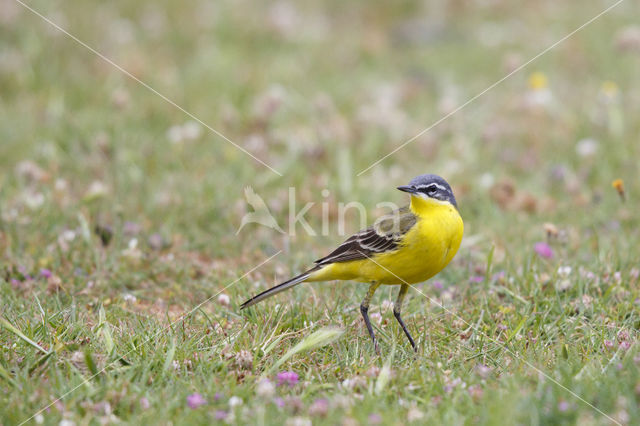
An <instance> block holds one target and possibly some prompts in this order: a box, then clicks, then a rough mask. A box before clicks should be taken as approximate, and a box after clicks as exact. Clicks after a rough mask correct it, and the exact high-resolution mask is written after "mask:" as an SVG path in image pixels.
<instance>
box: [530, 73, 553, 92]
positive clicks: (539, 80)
mask: <svg viewBox="0 0 640 426" xmlns="http://www.w3.org/2000/svg"><path fill="white" fill-rule="evenodd" d="M548 86H549V82H548V81H547V76H546V75H544V73H541V72H539V71H537V72H534V73H533V74H531V75H530V76H529V87H530V88H531V89H533V90H544V89H546V88H547V87H548Z"/></svg>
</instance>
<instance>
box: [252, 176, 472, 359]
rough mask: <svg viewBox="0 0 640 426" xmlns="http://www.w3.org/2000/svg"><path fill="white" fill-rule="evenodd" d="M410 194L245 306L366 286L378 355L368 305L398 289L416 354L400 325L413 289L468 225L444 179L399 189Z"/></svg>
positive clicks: (446, 258)
mask: <svg viewBox="0 0 640 426" xmlns="http://www.w3.org/2000/svg"><path fill="white" fill-rule="evenodd" d="M397 189H398V190H400V191H403V192H406V193H409V194H410V202H409V205H407V206H405V207H402V208H400V209H397V210H394V211H393V212H392V213H391V214H388V215H385V216H382V217H380V218H378V219H377V220H376V221H375V222H374V224H373V225H372V226H370V227H368V228H366V229H363V230H361V231H359V232H357V233H355V234H353V235H352V236H350V237H349V238H348V239H346V240H345V241H344V242H343V243H342V244H341V245H339V246H338V247H337V248H336V249H335V250H334V251H332V252H331V253H329V254H328V255H327V256H325V257H323V258H321V259H318V260H316V261H315V265H314V266H313V267H312V268H310V269H309V270H307V271H305V272H303V273H302V274H300V275H297V276H295V277H293V278H291V279H289V280H287V281H284V282H283V283H280V284H278V285H276V286H274V287H272V288H270V289H268V290H265V291H263V292H262V293H260V294H258V295H256V296H254V297H252V298H250V299H249V300H247V301H246V302H244V303H243V304H242V305H241V306H240V309H245V308H248V307H249V306H253V305H255V304H256V303H258V302H261V301H263V300H265V299H267V298H269V297H271V296H274V295H276V294H278V293H280V292H282V291H284V290H287V289H290V288H292V287H294V286H297V285H299V284H301V283H304V282H318V281H333V280H343V281H344V280H352V281H356V282H361V283H368V284H369V289H368V291H367V293H366V295H365V297H364V299H363V300H362V303H361V304H360V313H361V314H362V317H363V319H364V322H365V325H366V327H367V331H368V333H369V336H370V337H371V340H372V341H373V345H374V348H375V351H376V353H378V354H379V353H380V349H379V346H378V341H377V339H376V336H375V334H374V332H373V328H372V326H371V321H370V320H369V304H370V302H371V299H372V297H373V295H374V293H375V292H376V290H377V289H378V288H379V287H380V286H381V285H399V286H400V291H399V292H398V297H397V299H396V301H395V303H394V306H393V314H394V316H395V318H396V320H397V321H398V323H399V324H400V326H401V327H402V330H403V331H404V334H405V335H406V336H407V339H408V340H409V343H410V344H411V346H412V348H413V350H414V351H417V346H416V343H415V340H414V339H413V337H412V336H411V333H409V330H408V329H407V327H406V325H405V323H404V321H403V319H402V315H401V314H402V304H403V302H404V299H405V296H406V295H407V292H408V291H409V288H410V286H411V285H413V284H416V283H420V282H423V281H426V280H428V279H429V278H431V277H433V276H434V275H436V274H437V273H438V272H440V271H441V270H442V269H444V268H445V267H446V266H447V265H448V264H449V262H451V260H452V259H453V257H454V256H455V254H456V253H457V251H458V249H459V248H460V243H461V242H462V235H463V232H464V223H463V220H462V217H461V216H460V213H459V211H458V204H457V202H456V198H455V196H454V195H453V191H452V189H451V186H450V185H449V184H448V183H447V181H446V180H444V179H443V178H442V177H440V176H438V175H434V174H424V175H420V176H418V177H415V178H413V179H412V180H411V181H410V182H409V184H408V185H403V186H399V187H397Z"/></svg>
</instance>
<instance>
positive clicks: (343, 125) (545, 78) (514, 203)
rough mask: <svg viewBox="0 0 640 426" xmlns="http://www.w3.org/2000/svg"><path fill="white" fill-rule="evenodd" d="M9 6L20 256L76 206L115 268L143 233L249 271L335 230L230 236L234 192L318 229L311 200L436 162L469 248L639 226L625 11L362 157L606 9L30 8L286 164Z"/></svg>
mask: <svg viewBox="0 0 640 426" xmlns="http://www.w3.org/2000/svg"><path fill="white" fill-rule="evenodd" d="M0 4H1V7H0V17H1V18H0V19H1V20H2V27H1V29H0V33H1V34H2V37H1V41H0V43H1V44H0V58H1V60H0V88H1V91H2V97H1V99H0V108H1V109H2V114H0V139H1V145H0V149H1V150H2V151H1V155H0V166H1V167H2V170H3V173H2V175H1V177H0V179H1V180H0V185H1V186H0V188H1V189H0V190H1V199H0V200H1V205H0V208H1V209H2V223H3V227H4V229H5V234H4V235H5V238H4V241H3V242H2V244H3V248H4V249H5V252H7V254H8V256H9V257H10V258H11V257H13V258H14V260H13V261H14V262H15V264H21V265H26V266H25V267H26V268H27V269H31V268H33V267H34V266H37V265H30V263H37V262H42V263H43V264H47V263H49V262H54V261H55V262H60V261H61V260H60V259H59V258H58V256H59V254H56V250H57V240H58V239H59V238H61V237H60V236H61V235H63V234H64V232H65V231H67V230H76V229H79V228H78V227H79V222H78V220H79V219H78V218H79V217H80V218H81V220H82V221H86V226H87V227H88V229H92V230H94V229H95V230H97V231H96V232H97V233H98V234H101V233H102V232H105V233H106V234H107V236H108V239H109V241H108V243H109V244H110V247H111V248H112V249H113V251H107V254H106V256H107V259H111V260H112V261H113V262H115V261H116V258H117V256H119V255H120V254H121V253H120V250H124V249H127V247H128V244H129V243H130V239H131V237H136V241H140V243H141V244H142V242H145V243H147V246H149V247H150V248H151V249H152V250H159V251H161V250H163V249H166V248H169V247H171V248H172V250H173V251H176V252H177V253H195V252H197V253H198V256H203V257H205V258H207V259H220V261H221V262H224V264H225V265H231V266H232V267H240V268H244V266H245V264H246V262H249V261H250V260H251V262H253V261H255V260H257V259H261V258H264V257H266V256H267V255H270V254H273V253H274V252H275V251H276V250H279V249H282V250H284V251H285V252H288V251H289V247H290V246H289V245H291V246H292V247H294V248H295V249H294V250H292V251H293V253H291V256H288V259H289V260H282V262H285V263H287V262H288V263H287V265H286V266H287V268H291V267H293V268H297V267H298V264H299V263H306V262H309V261H310V260H312V259H314V258H315V257H317V256H318V255H319V254H321V253H322V252H323V251H324V250H326V247H327V246H329V245H332V244H335V243H336V242H337V241H338V240H340V239H341V237H339V236H338V237H335V235H337V229H336V230H335V232H333V231H334V230H333V229H330V234H331V233H332V232H333V233H334V236H332V237H329V238H310V237H308V236H306V235H305V233H304V232H300V234H299V236H298V237H295V238H290V237H285V238H281V237H280V236H279V234H277V233H275V232H274V231H273V230H270V229H268V228H261V227H256V226H253V227H251V226H249V227H246V228H245V229H243V231H242V232H241V233H239V234H238V235H237V236H236V234H235V230H236V229H237V228H238V226H239V224H240V218H241V217H242V215H243V214H244V213H246V212H247V211H250V210H251V209H250V208H249V207H248V206H247V204H246V202H245V200H244V197H243V189H244V187H246V186H251V187H253V188H254V190H255V191H256V193H258V194H259V195H260V196H261V197H262V198H263V199H264V200H265V201H266V203H267V205H268V206H269V208H270V209H271V211H272V213H273V214H274V215H275V217H276V219H277V220H278V222H279V223H286V222H287V220H288V217H289V216H288V215H289V197H288V188H289V187H295V188H296V191H297V192H296V197H297V199H296V203H297V207H296V208H300V207H301V206H303V205H304V204H305V203H307V202H315V203H316V206H315V207H314V208H312V209H310V210H309V212H308V214H306V215H305V218H306V220H307V221H309V223H310V224H311V225H312V226H313V227H315V228H316V229H317V227H318V225H319V224H320V221H321V216H322V211H321V208H320V205H319V203H321V202H326V203H329V205H330V215H335V214H336V212H337V203H339V202H343V203H346V202H349V201H353V200H357V201H360V202H362V203H363V204H364V205H365V206H367V207H368V208H370V209H371V211H370V213H371V217H375V216H376V215H377V214H378V213H380V212H378V211H376V210H375V209H374V206H375V205H376V203H378V202H380V201H385V200H391V201H394V202H396V203H398V204H402V203H403V202H405V201H404V196H403V194H400V193H398V192H397V191H396V190H395V189H394V188H395V187H396V186H398V185H400V184H403V183H406V182H407V181H408V180H409V179H410V178H411V177H413V176H415V175H418V174H421V173H438V174H441V175H442V176H444V177H445V178H446V179H447V180H449V182H451V184H452V185H453V187H454V189H455V192H456V194H457V196H458V199H459V205H460V209H461V212H462V214H463V217H464V218H465V221H466V223H467V230H466V235H467V236H468V237H469V236H473V237H474V238H473V239H471V240H468V241H467V245H466V247H471V246H473V245H474V244H480V245H481V248H482V249H483V250H485V251H486V249H488V248H489V247H490V246H491V245H495V246H496V250H497V252H498V253H499V254H500V259H502V258H503V257H504V256H503V253H505V252H506V251H511V252H512V253H513V254H514V256H515V257H516V260H518V258H519V259H520V260H521V259H522V258H524V257H526V256H527V255H528V254H529V253H530V245H529V244H527V247H526V248H527V250H522V251H521V250H517V249H518V248H519V247H520V246H521V245H522V242H523V238H524V240H525V241H527V240H531V241H534V240H536V239H540V238H542V237H543V236H544V231H543V230H542V226H541V224H542V223H544V222H554V221H567V220H569V221H570V222H571V223H569V224H567V225H568V227H567V232H568V233H569V234H571V232H572V230H573V231H575V232H574V233H577V232H578V230H579V228H580V227H582V228H583V229H592V228H593V227H594V226H596V227H598V226H604V227H613V228H615V229H618V228H620V227H621V226H623V227H624V226H625V223H626V224H628V222H629V221H630V220H631V217H630V216H631V215H630V213H629V211H628V210H626V209H622V210H620V209H619V207H620V203H619V199H618V195H617V194H616V193H615V191H613V189H612V188H611V182H612V181H613V180H614V179H616V178H622V179H624V181H625V184H626V186H627V191H628V192H629V193H634V192H637V189H638V179H637V172H638V161H637V159H638V150H639V148H638V147H639V146H640V145H639V144H638V130H639V125H640V120H638V117H639V116H640V115H639V111H638V110H639V108H640V88H639V87H638V84H637V83H638V75H640V74H639V70H640V67H639V64H640V28H639V27H638V26H637V21H638V19H637V18H638V16H640V15H639V10H638V9H639V7H638V5H637V4H636V3H635V2H623V3H622V4H620V5H618V6H617V7H616V8H614V9H613V10H611V11H610V12H609V13H607V14H606V15H604V16H602V17H601V18H599V19H597V20H596V21H595V22H593V23H592V24H590V25H589V26H588V27H586V28H584V29H583V30H581V31H579V32H578V33H577V34H575V35H573V36H571V37H570V38H569V39H567V40H566V41H564V42H562V43H560V44H559V45H558V46H557V47H555V48H553V49H552V50H550V51H549V52H547V53H546V54H544V55H542V56H541V57H540V58H538V59H536V60H535V61H534V62H533V63H531V64H529V65H528V66H526V67H525V68H524V69H521V70H519V71H518V72H516V73H514V74H513V75H512V76H510V77H509V78H508V79H506V80H505V81H504V82H502V83H501V84H499V85H498V86H496V87H494V88H492V89H491V90H490V91H488V92H487V93H485V94H484V95H483V96H481V97H479V98H477V99H476V100H475V101H474V102H472V103H471V104H469V105H467V106H466V107H465V108H464V109H462V110H461V111H458V112H457V113H455V114H453V115H452V116H450V117H449V118H448V119H446V120H444V121H442V122H441V123H439V124H438V125H437V126H435V127H433V128H431V129H430V130H429V131H427V132H425V133H424V134H422V135H421V136H419V137H418V138H416V139H415V140H413V141H412V142H410V143H409V144H407V146H405V147H404V148H402V149H400V150H399V151H398V152H396V153H394V154H393V155H391V156H389V157H388V158H386V159H384V160H383V161H382V162H380V163H378V164H376V165H375V166H373V167H371V168H369V167H370V166H371V165H372V164H373V163H374V162H376V161H378V160H379V159H380V158H382V157H383V156H385V155H387V154H388V153H390V152H391V151H392V150H394V149H395V148H396V147H398V146H400V145H401V144H403V143H405V142H406V141H407V140H409V139H411V138H413V137H415V136H416V135H417V134H419V133H420V132H422V131H424V130H425V129H427V128H428V127H430V126H431V125H432V124H433V123H435V122H436V121H438V120H439V119H440V118H442V117H443V116H445V115H447V114H449V113H451V112H453V111H454V110H455V109H456V108H457V107H458V106H460V105H462V104H463V103H465V102H467V101H468V100H469V99H471V98H473V97H474V96H476V95H477V94H479V93H481V92H482V91H483V90H485V89H487V88H488V87H489V86H491V85H492V84H494V83H495V82H497V81H498V80H500V79H501V78H503V77H504V76H506V75H508V74H509V73H510V72H512V71H514V70H516V69H518V67H519V66H521V65H522V64H524V63H526V62H527V61H529V60H530V59H531V58H533V57H534V56H535V55H537V54H539V53H540V52H542V51H543V50H544V49H546V48H547V47H549V46H551V45H552V44H553V43H555V42H557V41H559V40H560V39H561V38H563V37H565V36H566V35H567V34H569V33H570V32H571V31H573V30H575V29H576V28H578V27H579V26H581V25H582V24H584V23H585V22H587V21H588V20H590V19H592V18H593V17H594V16H596V15H597V14H598V13H600V12H602V11H603V10H604V9H605V8H606V7H608V6H610V5H611V4H613V3H612V2H605V1H592V2H587V3H582V4H580V5H579V6H578V5H577V4H575V3H567V2H562V3H558V2H555V1H540V2H535V3H531V2H506V1H497V0H495V1H492V0H478V1H426V2H413V1H403V2H394V3H393V4H392V5H391V4H385V3H382V2H375V3H371V2H365V1H356V2H349V3H347V4H344V3H343V2H338V1H328V2H308V1H303V2H289V1H278V2H259V3H254V2H249V1H234V2H225V1H220V2H215V3H214V2H208V1H184V2H169V1H160V2H153V3H147V2H135V3H131V2H127V1H114V2H109V3H106V4H105V3H102V2H82V3H81V4H73V5H71V4H70V3H68V2H60V1H52V2H44V1H34V2H30V3H29V4H30V5H31V6H32V7H33V8H35V9H36V10H37V11H38V12H39V13H41V14H43V15H44V16H46V17H48V18H49V19H51V20H52V21H53V22H55V23H56V24H57V25H59V26H61V27H63V28H64V29H66V30H67V31H69V32H70V33H71V34H73V35H74V36H75V37H77V38H78V39H79V40H82V41H83V42H85V43H86V44H88V45H89V46H92V47H93V48H95V49H96V50H97V51H98V52H100V53H101V54H103V55H105V56H106V57H108V58H110V59H111V60H112V61H113V62H115V63H116V64H118V65H119V66H121V67H122V68H124V69H125V70H127V71H128V72H130V73H131V74H133V75H134V76H135V77H136V78H138V79H140V80H141V81H143V82H144V83H146V84H148V85H149V86H150V87H152V88H153V89H154V90H157V91H158V92H159V93H161V94H162V95H164V96H166V97H167V98H169V99H171V100H172V101H174V102H175V103H176V104H178V105H180V106H181V107H182V108H184V109H185V110H187V111H189V112H191V113H192V114H194V115H195V116H196V117H198V118H199V119H200V120H202V121H203V122H204V123H207V124H208V125H210V126H211V127H212V128H214V129H216V130H217V131H219V132H221V133H222V134H224V135H225V136H226V137H228V138H229V139H230V140H232V141H233V142H234V143H236V144H238V145H239V146H241V147H243V148H244V149H246V150H247V151H248V152H250V153H251V154H252V155H254V156H255V157H257V158H259V159H260V160H261V161H263V162H264V163H266V164H267V165H269V166H270V167H272V168H273V169H275V170H277V171H278V172H279V173H280V174H282V176H279V175H278V174H276V173H274V172H273V171H272V170H270V169H269V168H267V167H265V166H264V165H262V164H260V163H259V162H257V161H256V160H254V159H252V158H251V157H250V156H248V155H247V154H245V153H243V152H241V151H240V150H239V149H238V148H236V147H234V146H233V145H232V144H231V143H229V142H227V141H225V140H224V139H223V138H221V137H220V136H218V135H216V134H214V133H213V132H211V131H209V129H207V128H206V127H205V126H203V125H202V124H200V123H198V122H197V121H196V120H194V119H193V118H191V117H189V116H188V115H186V114H185V113H184V112H182V111H180V110H179V109H177V108H176V107H175V106H173V105H171V104H169V103H168V102H166V101H165V100H163V99H162V98H161V97H160V96H158V95H157V94H155V93H153V92H151V91H150V90H148V89H147V88H145V87H143V86H142V85H141V84H139V83H138V82H136V81H133V80H132V79H130V78H128V77H127V76H126V75H124V74H123V73H122V72H120V71H119V70H118V69H117V68H115V67H114V66H113V65H111V64H109V63H107V62H105V61H104V60H102V59H101V58H100V57H98V56H97V55H95V54H94V53H92V52H90V51H89V50H88V49H86V48H85V47H83V46H81V45H80V44H78V43H77V42H75V41H73V40H72V39H71V38H69V37H68V36H66V35H65V34H63V33H62V32H60V31H58V30H57V29H55V28H54V27H52V26H51V25H50V24H48V23H47V22H45V21H43V19H41V18H40V17H38V16H35V15H34V14H33V13H31V12H30V11H28V10H27V9H25V8H24V7H22V6H21V5H20V4H19V3H16V2H14V1H12V0H3V1H2V3H0ZM367 168H369V169H367ZM365 169H367V170H366V171H365V172H364V173H361V172H362V171H363V170H365ZM359 173H361V174H359ZM323 189H328V190H329V195H328V196H323V195H321V191H322V190H323ZM325 194H326V193H325ZM332 217H333V216H332ZM355 218H356V219H357V216H355ZM355 222H356V223H355V226H354V227H353V228H351V229H347V231H353V230H356V228H357V226H358V223H359V221H357V220H355ZM572 226H573V227H574V228H572ZM606 229H609V228H606ZM299 230H300V231H303V230H302V229H299ZM627 230H629V231H630V232H635V233H637V229H636V228H635V227H629V228H628V229H627ZM68 235H70V234H68ZM111 236H113V237H115V238H114V239H113V241H111ZM105 238H106V237H105ZM606 241H607V240H606V239H605V243H606ZM471 243H473V244H471ZM582 243H584V240H583V239H579V238H578V237H577V236H576V237H575V239H574V240H573V244H574V246H575V247H576V248H578V249H579V247H580V246H581V245H582ZM482 244H484V246H482ZM47 245H50V247H48V249H47ZM309 253H311V254H309ZM74 256H93V254H91V253H90V252H83V253H76V254H74ZM314 256H315V257H314ZM463 256H467V257H468V256H472V253H471V254H470V252H468V251H467V252H465V253H464V254H463ZM481 256H484V254H482V255H481ZM63 258H64V256H63ZM39 259H40V260H39ZM41 259H44V260H41ZM251 262H250V264H253V263H251ZM86 272H88V273H90V271H86ZM134 285H135V284H134Z"/></svg>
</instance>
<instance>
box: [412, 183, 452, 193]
mask: <svg viewBox="0 0 640 426" xmlns="http://www.w3.org/2000/svg"><path fill="white" fill-rule="evenodd" d="M430 186H435V187H436V188H438V189H440V190H442V191H446V190H447V188H445V187H444V186H442V185H440V184H439V183H435V182H434V183H430V184H429V185H420V186H418V189H422V188H429V187H430Z"/></svg>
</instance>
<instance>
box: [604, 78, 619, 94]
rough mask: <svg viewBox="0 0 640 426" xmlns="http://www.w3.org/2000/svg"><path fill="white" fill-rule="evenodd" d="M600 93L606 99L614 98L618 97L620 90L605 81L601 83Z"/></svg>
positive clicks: (612, 83) (613, 84) (613, 83)
mask: <svg viewBox="0 0 640 426" xmlns="http://www.w3.org/2000/svg"><path fill="white" fill-rule="evenodd" d="M600 91H601V92H602V93H603V94H604V95H605V96H606V97H608V98H615V97H616V96H618V93H619V92H620V89H619V88H618V85H617V84H616V83H615V82H613V81H610V80H607V81H604V82H603V83H602V86H600Z"/></svg>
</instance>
